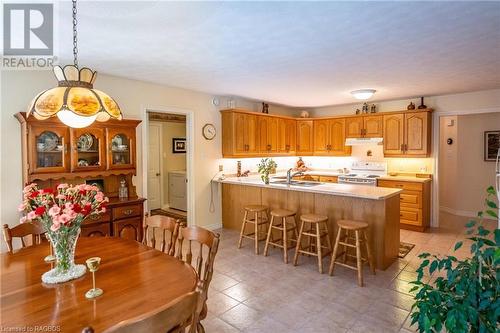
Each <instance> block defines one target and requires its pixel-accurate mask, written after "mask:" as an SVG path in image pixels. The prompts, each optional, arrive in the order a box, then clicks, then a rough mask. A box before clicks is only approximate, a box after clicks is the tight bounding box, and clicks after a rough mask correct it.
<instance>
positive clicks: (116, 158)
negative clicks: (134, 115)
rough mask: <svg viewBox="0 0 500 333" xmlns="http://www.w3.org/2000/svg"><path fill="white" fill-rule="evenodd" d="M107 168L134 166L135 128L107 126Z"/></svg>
mask: <svg viewBox="0 0 500 333" xmlns="http://www.w3.org/2000/svg"><path fill="white" fill-rule="evenodd" d="M107 139H108V152H109V154H108V169H127V168H133V167H135V159H134V154H135V144H134V143H135V130H129V129H118V128H117V129H110V128H108V135H107Z"/></svg>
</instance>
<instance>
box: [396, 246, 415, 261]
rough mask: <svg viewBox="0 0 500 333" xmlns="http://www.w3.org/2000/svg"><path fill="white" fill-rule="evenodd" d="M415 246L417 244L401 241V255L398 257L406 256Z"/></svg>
mask: <svg viewBox="0 0 500 333" xmlns="http://www.w3.org/2000/svg"><path fill="white" fill-rule="evenodd" d="M414 247H415V244H410V243H405V242H400V243H399V255H398V257H400V258H404V257H406V255H407V254H408V253H409V252H410V251H411V249H413V248H414Z"/></svg>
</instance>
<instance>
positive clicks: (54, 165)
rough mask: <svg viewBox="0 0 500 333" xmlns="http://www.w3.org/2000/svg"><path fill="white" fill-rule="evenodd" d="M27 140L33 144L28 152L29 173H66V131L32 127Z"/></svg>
mask: <svg viewBox="0 0 500 333" xmlns="http://www.w3.org/2000/svg"><path fill="white" fill-rule="evenodd" d="M29 137H30V138H29V140H30V141H31V142H32V143H33V145H32V147H33V149H31V151H30V152H28V153H29V154H30V163H29V164H30V173H43V172H67V171H68V163H67V162H68V158H67V152H68V146H67V143H68V130H67V128H59V127H51V128H47V127H41V126H40V127H38V126H32V127H31V128H30V131H29Z"/></svg>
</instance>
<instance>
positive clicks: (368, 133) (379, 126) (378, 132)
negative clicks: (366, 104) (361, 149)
mask: <svg viewBox="0 0 500 333" xmlns="http://www.w3.org/2000/svg"><path fill="white" fill-rule="evenodd" d="M363 132H364V134H363V137H365V138H381V137H382V136H383V135H384V119H383V116H364V117H363Z"/></svg>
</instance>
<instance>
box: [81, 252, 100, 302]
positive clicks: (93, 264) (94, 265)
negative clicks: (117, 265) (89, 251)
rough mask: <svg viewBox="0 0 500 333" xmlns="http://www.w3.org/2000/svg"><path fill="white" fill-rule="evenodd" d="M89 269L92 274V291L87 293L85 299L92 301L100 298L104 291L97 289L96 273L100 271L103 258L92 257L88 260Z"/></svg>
mask: <svg viewBox="0 0 500 333" xmlns="http://www.w3.org/2000/svg"><path fill="white" fill-rule="evenodd" d="M86 263H87V267H88V268H89V271H91V272H92V289H90V290H89V291H87V292H86V293H85V297H87V298H89V299H92V298H96V297H98V296H101V295H102V293H103V291H102V289H101V288H96V287H95V272H96V271H97V270H98V269H99V265H100V263H101V258H99V257H92V258H89V259H87V261H86Z"/></svg>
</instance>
